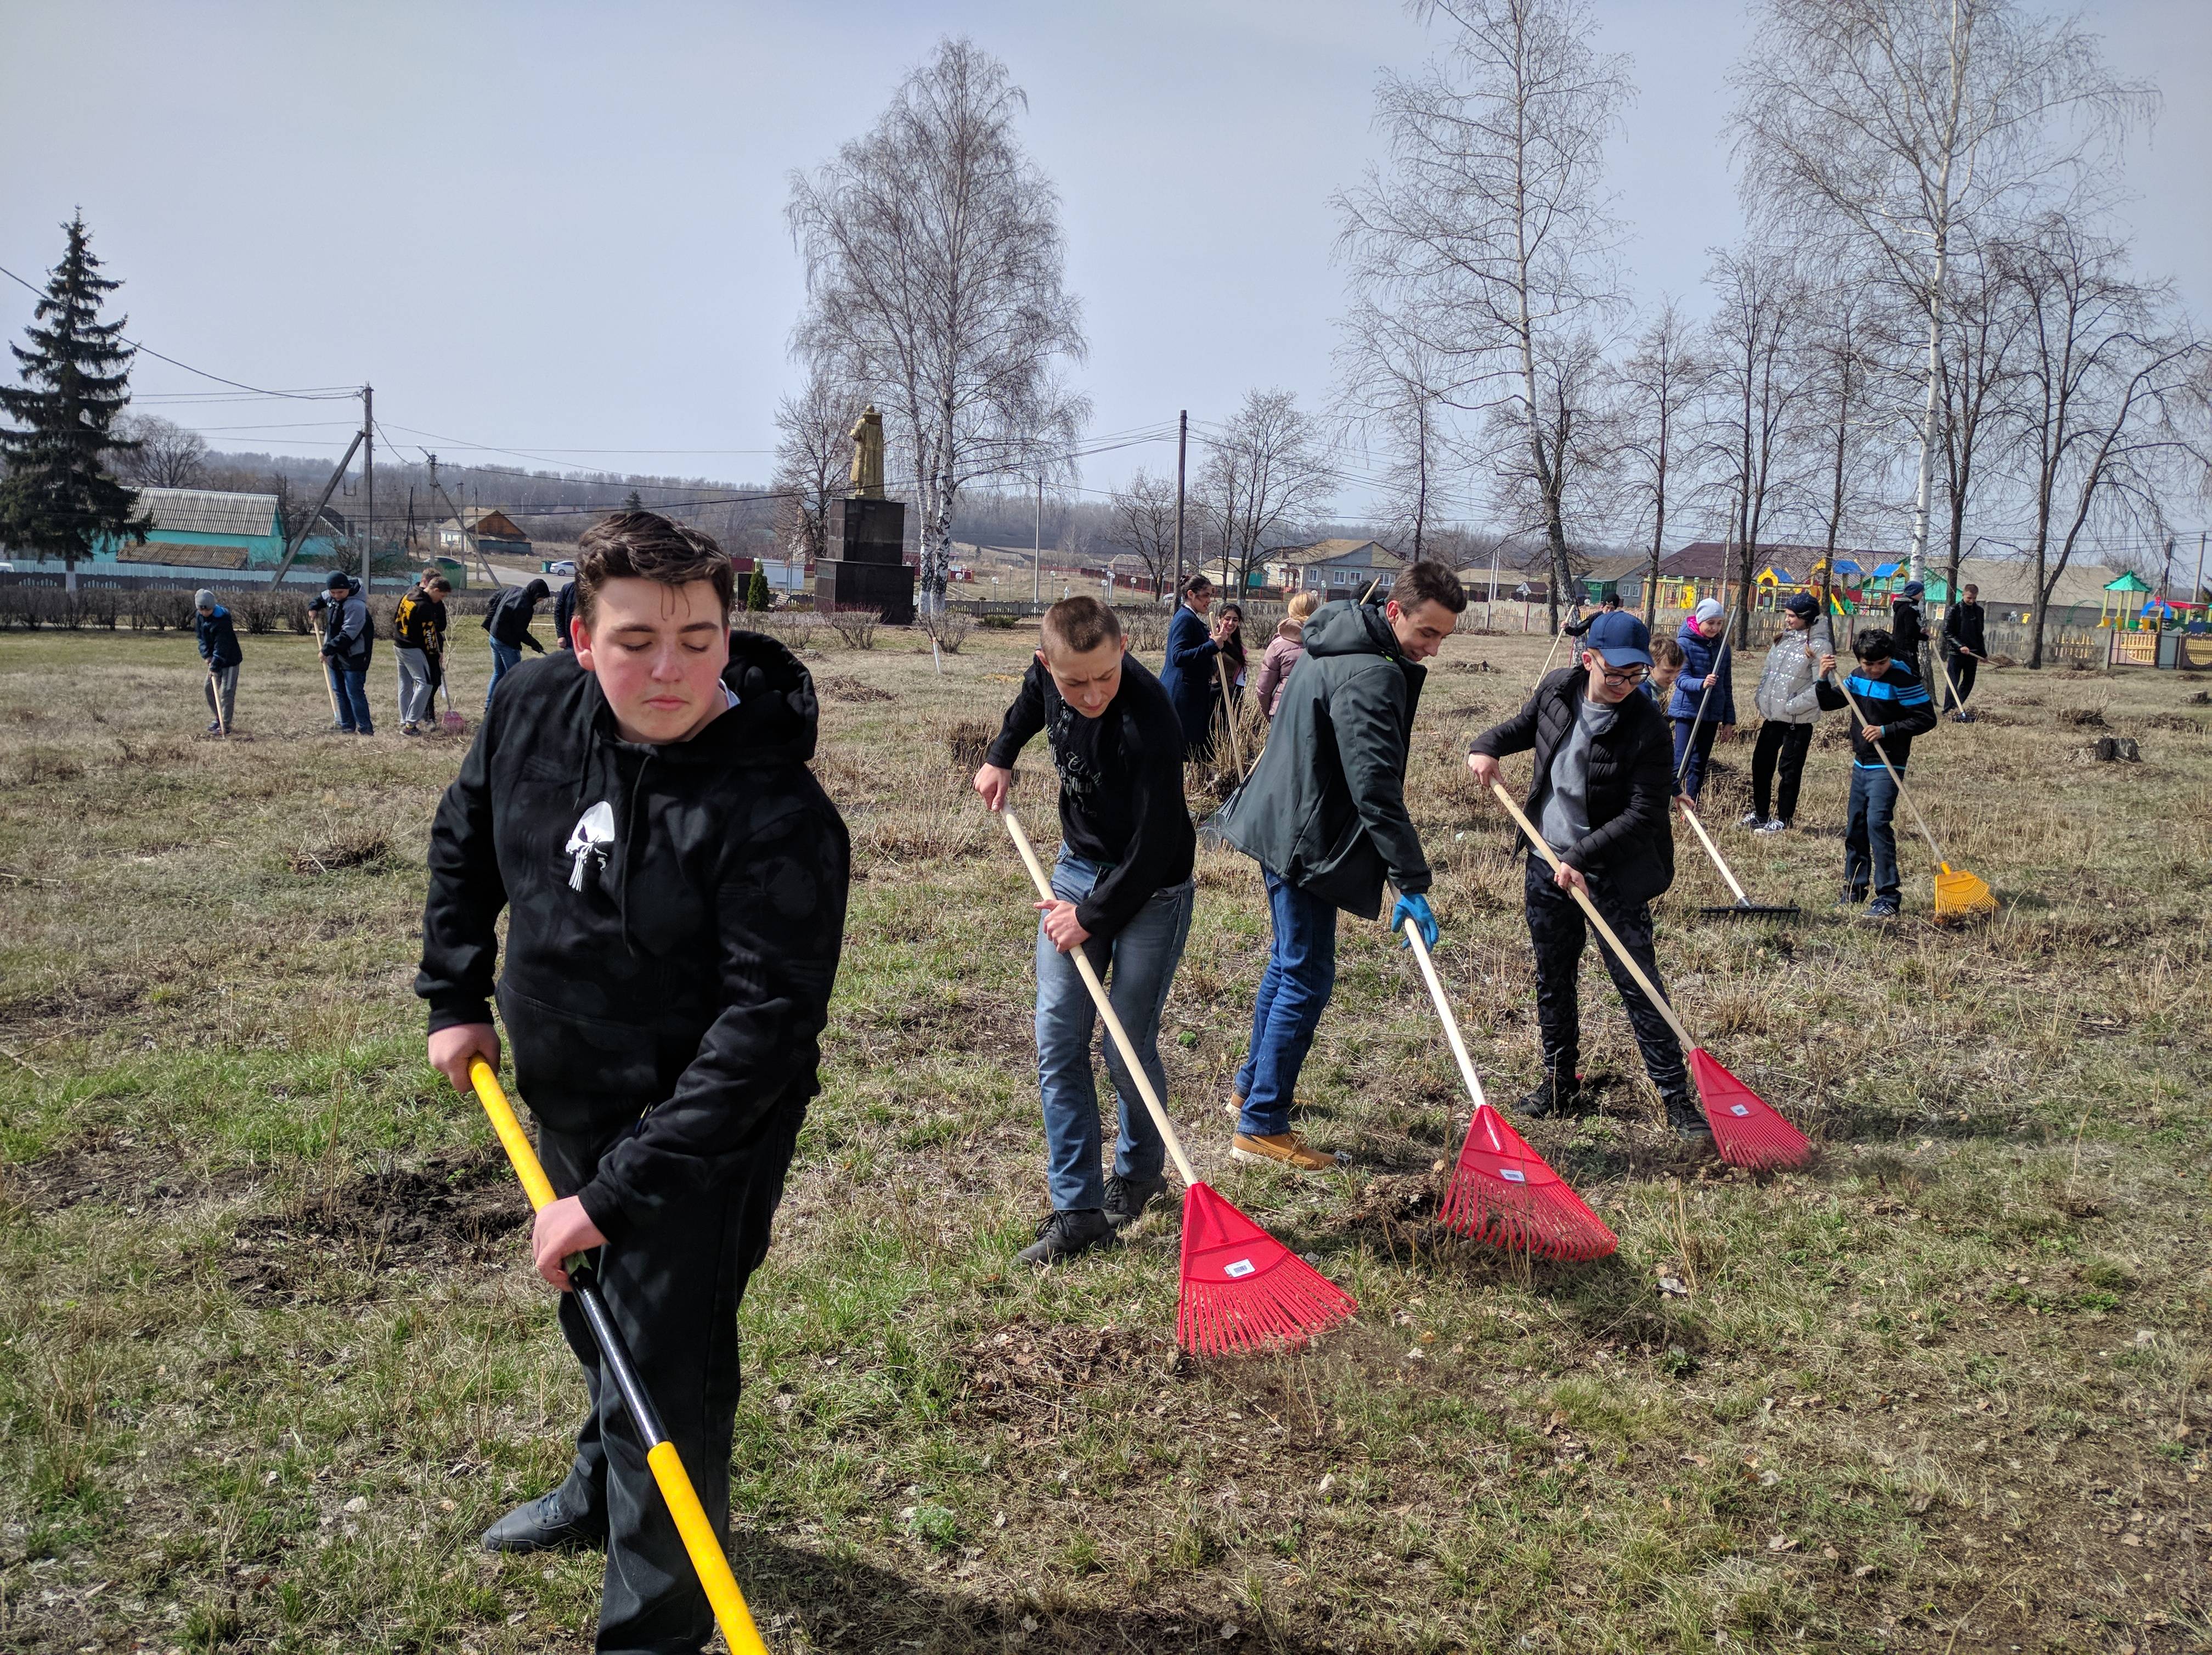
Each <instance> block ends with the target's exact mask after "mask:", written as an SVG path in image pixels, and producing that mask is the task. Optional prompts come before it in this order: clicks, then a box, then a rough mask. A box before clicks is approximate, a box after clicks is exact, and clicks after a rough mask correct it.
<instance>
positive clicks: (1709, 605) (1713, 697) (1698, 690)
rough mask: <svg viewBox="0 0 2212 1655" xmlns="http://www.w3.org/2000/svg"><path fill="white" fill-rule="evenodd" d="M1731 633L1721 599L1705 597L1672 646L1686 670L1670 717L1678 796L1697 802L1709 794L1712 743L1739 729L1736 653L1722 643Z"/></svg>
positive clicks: (1676, 681) (1676, 689)
mask: <svg viewBox="0 0 2212 1655" xmlns="http://www.w3.org/2000/svg"><path fill="white" fill-rule="evenodd" d="M1728 629H1729V623H1728V618H1727V616H1726V613H1725V611H1723V609H1722V607H1721V604H1720V600H1719V599H1717V598H1701V599H1699V600H1698V606H1697V608H1696V609H1695V610H1694V611H1692V612H1691V613H1690V614H1689V615H1688V616H1687V617H1686V618H1684V620H1683V622H1682V625H1681V629H1680V630H1679V631H1677V632H1676V633H1675V634H1674V642H1676V643H1678V644H1680V646H1681V647H1682V670H1681V672H1680V673H1679V674H1678V675H1677V676H1676V678H1675V679H1674V696H1673V697H1672V698H1671V699H1670V700H1669V701H1668V703H1667V716H1668V718H1670V719H1672V720H1673V721H1674V773H1675V775H1676V776H1677V777H1678V778H1679V780H1680V793H1681V794H1682V796H1683V797H1684V798H1686V799H1688V800H1692V802H1693V803H1694V802H1695V800H1696V799H1697V797H1698V795H1699V794H1700V793H1702V792H1703V791H1704V790H1705V760H1706V759H1707V758H1711V755H1712V751H1713V738H1714V737H1716V736H1717V735H1718V734H1720V733H1721V732H1722V731H1723V730H1733V729H1734V728H1735V648H1733V647H1732V646H1731V645H1729V644H1728V643H1726V642H1722V640H1723V639H1725V638H1726V637H1727V636H1728ZM1709 681H1710V683H1711V691H1710V693H1709V692H1708V691H1707V688H1706V685H1707V684H1708V682H1709Z"/></svg>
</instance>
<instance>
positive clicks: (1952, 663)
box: [1937, 655, 1982, 711]
mask: <svg viewBox="0 0 2212 1655" xmlns="http://www.w3.org/2000/svg"><path fill="white" fill-rule="evenodd" d="M1943 664H1944V665H1945V666H1948V667H1949V668H1950V669H1951V683H1950V685H1949V686H1948V687H1947V688H1945V689H1943V690H1942V691H1941V693H1940V694H1939V695H1938V697H1937V699H1938V700H1940V701H1942V702H1943V703H1946V704H1947V705H1948V706H1950V707H1953V708H1954V709H1959V710H1960V711H1964V710H1965V709H1966V697H1968V696H1971V695H1972V694H1973V693H1974V674H1975V673H1976V672H1978V671H1979V670H1980V668H1981V665H1982V664H1981V662H1980V661H1978V660H1975V659H1974V657H1973V656H1972V655H1946V656H1945V657H1944V658H1943ZM1953 689H1955V690H1956V691H1958V694H1957V695H1956V696H1955V697H1954V696H1953V695H1952V694H1951V690H1953Z"/></svg>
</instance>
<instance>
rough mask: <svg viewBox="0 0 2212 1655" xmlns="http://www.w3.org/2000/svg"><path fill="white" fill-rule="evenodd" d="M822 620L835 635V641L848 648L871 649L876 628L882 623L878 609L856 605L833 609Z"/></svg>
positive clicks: (874, 644)
mask: <svg viewBox="0 0 2212 1655" xmlns="http://www.w3.org/2000/svg"><path fill="white" fill-rule="evenodd" d="M822 620H823V624H825V625H827V626H828V627H829V630H831V631H832V632H835V633H836V635H837V642H840V643H842V644H843V645H844V646H845V648H848V649H873V648H875V647H876V629H877V628H878V627H879V626H881V625H882V624H884V611H882V610H880V609H864V608H861V607H860V606H859V605H848V606H847V607H845V608H842V609H833V610H831V611H829V613H828V614H827V615H824V616H823V617H822Z"/></svg>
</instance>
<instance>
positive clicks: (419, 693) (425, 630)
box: [392, 567, 453, 735]
mask: <svg viewBox="0 0 2212 1655" xmlns="http://www.w3.org/2000/svg"><path fill="white" fill-rule="evenodd" d="M452 590H453V584H452V582H450V581H447V579H446V577H445V576H444V575H441V574H440V573H439V572H438V570H437V569H435V567H433V568H430V569H424V570H423V571H422V575H420V577H418V578H417V579H416V582H415V584H414V585H413V586H412V587H410V588H409V589H408V591H407V593H406V594H405V595H404V597H402V598H401V599H399V607H398V609H397V610H395V611H392V654H393V655H394V656H396V657H397V658H398V662H399V733H400V734H402V735H420V734H422V721H423V720H425V719H427V718H428V717H429V716H430V713H431V709H432V708H433V707H434V706H435V703H436V700H437V695H438V685H439V684H440V682H441V680H442V678H443V677H444V674H445V666H446V595H447V593H450V592H451V591H452Z"/></svg>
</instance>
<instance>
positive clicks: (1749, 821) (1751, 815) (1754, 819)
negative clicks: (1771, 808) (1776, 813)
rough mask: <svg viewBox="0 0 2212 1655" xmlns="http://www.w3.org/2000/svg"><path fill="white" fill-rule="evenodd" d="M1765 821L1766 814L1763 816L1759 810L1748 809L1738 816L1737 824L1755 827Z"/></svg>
mask: <svg viewBox="0 0 2212 1655" xmlns="http://www.w3.org/2000/svg"><path fill="white" fill-rule="evenodd" d="M1765 821H1766V818H1765V817H1764V816H1761V815H1760V814H1759V812H1757V811H1755V810H1747V811H1746V812H1744V813H1743V814H1742V815H1741V816H1739V817H1737V818H1736V821H1735V824H1736V825H1737V826H1738V827H1747V828H1755V827H1759V826H1763V825H1764V824H1765Z"/></svg>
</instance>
